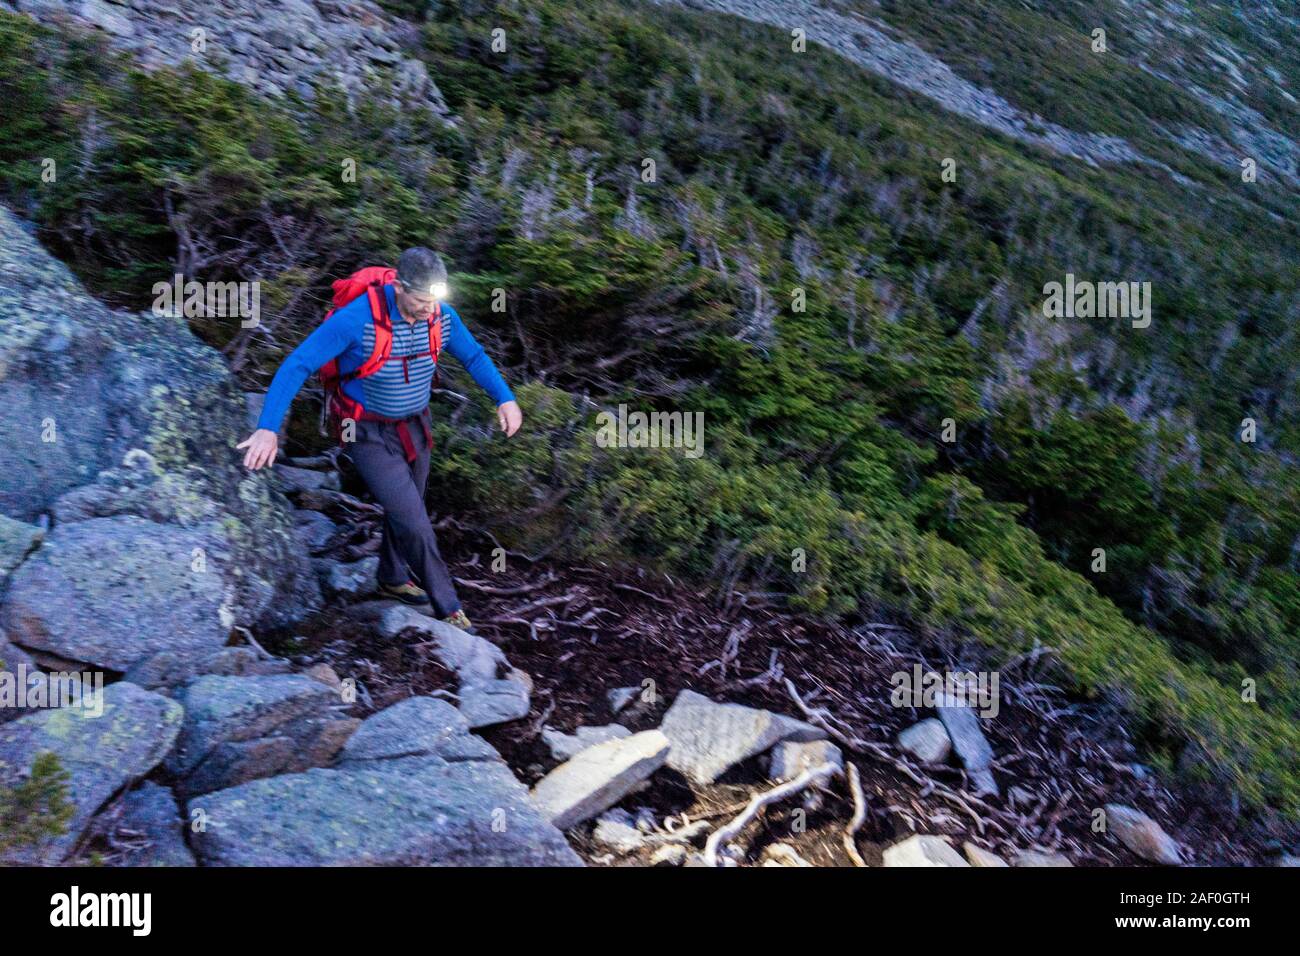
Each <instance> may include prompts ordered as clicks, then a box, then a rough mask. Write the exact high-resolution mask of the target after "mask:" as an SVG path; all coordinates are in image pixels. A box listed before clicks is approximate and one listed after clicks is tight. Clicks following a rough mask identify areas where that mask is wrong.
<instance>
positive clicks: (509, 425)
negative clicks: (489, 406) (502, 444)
mask: <svg viewBox="0 0 1300 956" xmlns="http://www.w3.org/2000/svg"><path fill="white" fill-rule="evenodd" d="M497 421H498V422H500V423H501V430H502V431H503V432H505V433H506V437H507V438H509V437H510V436H511V435H513V434H514V433H515V432H517V431H519V426H520V425H522V424H523V423H524V413H523V412H521V411H520V410H519V403H518V402H502V403H501V404H500V405H498V406H497Z"/></svg>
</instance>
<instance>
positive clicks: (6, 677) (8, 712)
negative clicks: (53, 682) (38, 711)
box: [0, 631, 46, 724]
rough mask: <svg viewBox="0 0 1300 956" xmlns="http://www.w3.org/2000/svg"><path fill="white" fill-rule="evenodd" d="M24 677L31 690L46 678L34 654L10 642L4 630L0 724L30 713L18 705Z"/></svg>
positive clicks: (0, 637)
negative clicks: (33, 657)
mask: <svg viewBox="0 0 1300 956" xmlns="http://www.w3.org/2000/svg"><path fill="white" fill-rule="evenodd" d="M24 678H26V685H27V689H28V690H29V691H30V690H31V689H32V688H34V687H36V686H37V685H38V684H40V683H41V682H42V681H44V680H45V679H46V678H45V676H44V674H42V672H41V670H40V668H39V667H37V666H36V661H34V660H32V656H31V655H30V654H28V653H27V652H26V651H24V650H23V649H22V648H21V647H14V645H12V644H10V643H9V642H8V640H6V638H5V634H4V631H0V724H3V723H5V722H7V721H10V720H17V719H18V718H19V717H21V716H22V715H23V714H25V713H28V710H27V709H26V708H21V707H19V706H18V703H19V700H18V698H19V695H20V693H21V688H20V686H19V684H20V682H21V681H23V679H24ZM10 695H12V696H10ZM10 700H12V704H11V703H10Z"/></svg>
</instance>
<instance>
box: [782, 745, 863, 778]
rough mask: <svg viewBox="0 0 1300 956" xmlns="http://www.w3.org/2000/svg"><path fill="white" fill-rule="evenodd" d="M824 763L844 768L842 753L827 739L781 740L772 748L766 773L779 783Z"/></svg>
mask: <svg viewBox="0 0 1300 956" xmlns="http://www.w3.org/2000/svg"><path fill="white" fill-rule="evenodd" d="M825 763H831V764H834V765H835V766H837V767H839V768H840V769H841V770H843V769H844V754H842V753H841V752H840V748H839V747H837V746H835V745H834V744H833V743H831V742H830V741H829V740H809V741H807V742H801V741H797V740H783V741H781V743H779V744H777V745H776V746H775V747H773V748H772V756H771V759H770V761H769V763H768V772H767V775H768V776H769V777H771V778H772V779H773V780H775V781H777V782H778V783H779V782H781V781H784V780H793V779H794V778H795V777H797V776H799V774H801V773H803V772H804V771H805V770H810V769H812V768H813V767H820V766H821V765H822V764H825Z"/></svg>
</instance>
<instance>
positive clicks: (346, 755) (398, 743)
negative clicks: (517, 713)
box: [338, 697, 499, 767]
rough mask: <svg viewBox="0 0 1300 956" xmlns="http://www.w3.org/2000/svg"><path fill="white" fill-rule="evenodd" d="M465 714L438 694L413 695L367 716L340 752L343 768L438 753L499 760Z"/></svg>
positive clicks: (454, 757)
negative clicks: (476, 734)
mask: <svg viewBox="0 0 1300 956" xmlns="http://www.w3.org/2000/svg"><path fill="white" fill-rule="evenodd" d="M469 731H470V728H469V724H468V723H467V722H466V720H465V716H464V715H463V714H462V713H461V712H460V711H459V710H457V709H456V708H455V707H453V706H451V704H449V703H447V702H446V701H443V700H438V699H437V698H434V697H411V698H409V699H407V700H404V701H401V702H400V703H396V704H393V706H391V707H388V708H385V709H384V710H381V711H380V712H379V713H377V714H373V715H371V716H370V717H367V718H366V719H365V720H364V721H363V722H362V724H361V726H360V727H359V728H358V729H357V731H356V733H354V734H353V735H352V737H351V738H350V739H349V740H348V742H347V743H346V744H345V745H344V747H343V750H342V752H341V753H340V754H339V763H338V766H340V767H347V766H355V765H357V764H360V763H363V762H365V761H372V760H392V759H394V758H397V757H422V756H436V757H439V758H441V759H443V760H446V761H449V762H450V761H456V760H497V759H499V757H498V754H497V752H496V751H495V750H493V749H492V746H491V745H490V744H489V743H488V742H487V741H485V740H483V739H482V738H481V737H476V736H474V735H473V734H471V733H470V732H469Z"/></svg>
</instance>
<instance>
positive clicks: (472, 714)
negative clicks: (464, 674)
mask: <svg viewBox="0 0 1300 956" xmlns="http://www.w3.org/2000/svg"><path fill="white" fill-rule="evenodd" d="M457 696H458V698H459V706H460V711H461V713H462V714H464V715H465V719H466V720H468V721H469V725H470V726H471V727H474V728H478V727H491V726H493V725H494V724H504V723H508V722H509V721H512V720H519V719H521V718H523V717H527V716H528V711H529V709H530V708H531V707H532V702H531V700H530V698H529V696H528V688H527V687H525V686H524V685H523V684H521V683H520V682H519V681H516V680H509V679H505V678H502V679H501V680H490V681H482V682H476V683H470V684H466V683H462V684H461V685H460V689H459V691H458V692H457Z"/></svg>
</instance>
